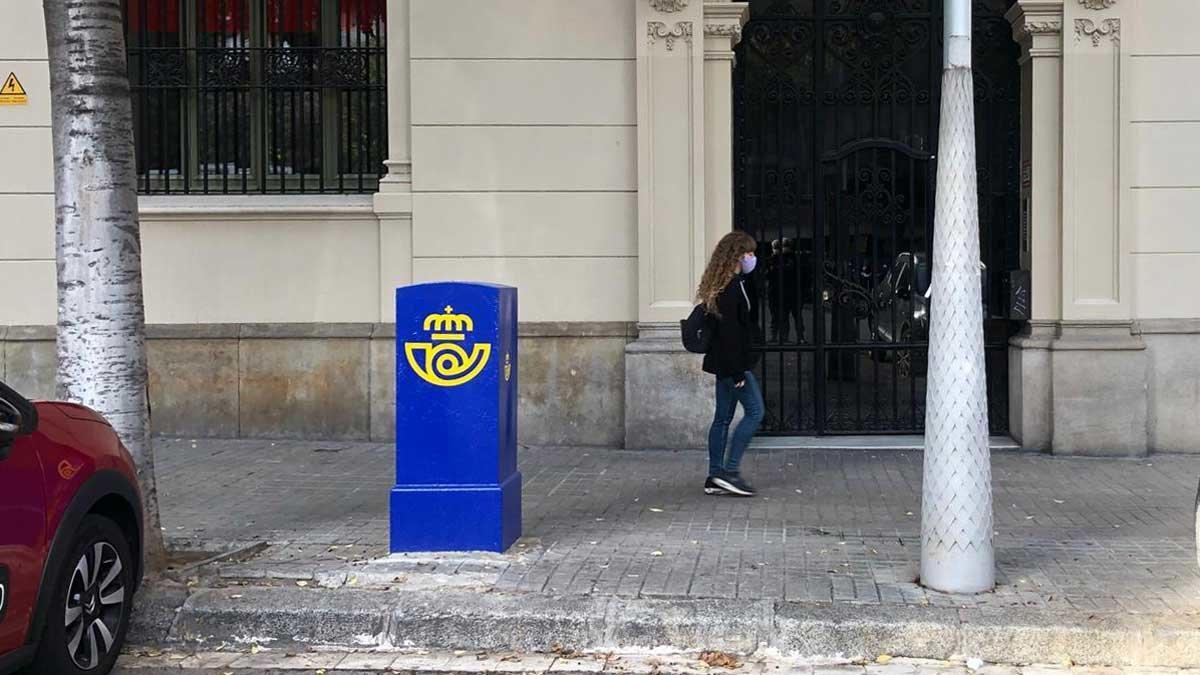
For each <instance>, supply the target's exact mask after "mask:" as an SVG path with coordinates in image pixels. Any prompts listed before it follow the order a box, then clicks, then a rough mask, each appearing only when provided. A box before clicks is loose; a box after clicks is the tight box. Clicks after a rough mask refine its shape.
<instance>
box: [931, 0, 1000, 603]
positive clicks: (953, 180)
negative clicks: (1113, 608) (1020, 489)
mask: <svg viewBox="0 0 1200 675" xmlns="http://www.w3.org/2000/svg"><path fill="white" fill-rule="evenodd" d="M945 27H946V34H945V47H946V53H945V64H946V67H945V71H944V73H943V75H942V108H941V128H940V130H939V134H938V164H937V201H936V204H935V211H934V235H933V281H932V284H931V290H932V294H931V296H932V299H931V302H930V327H929V376H928V383H927V385H926V408H925V466H924V479H923V481H922V497H921V583H922V584H924V585H925V586H928V587H930V588H933V589H935V590H939V591H945V592H949V593H979V592H982V591H986V590H990V589H991V588H993V587H994V586H995V559H994V552H993V548H992V470H991V451H990V449H989V448H988V417H987V409H988V406H987V375H986V372H985V369H984V353H983V295H982V293H981V290H980V282H981V279H980V274H981V270H980V260H979V197H978V193H977V191H976V175H975V89H974V85H973V78H972V75H971V2H970V0H946V14H945Z"/></svg>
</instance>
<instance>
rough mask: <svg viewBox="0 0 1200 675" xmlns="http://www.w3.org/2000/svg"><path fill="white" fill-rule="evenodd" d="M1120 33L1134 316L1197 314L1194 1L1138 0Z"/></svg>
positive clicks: (1199, 17)
mask: <svg viewBox="0 0 1200 675" xmlns="http://www.w3.org/2000/svg"><path fill="white" fill-rule="evenodd" d="M1122 32H1123V33H1126V34H1127V35H1128V38H1127V39H1125V40H1123V44H1126V45H1127V47H1126V48H1127V49H1128V50H1129V60H1128V70H1127V72H1126V73H1125V75H1124V77H1123V82H1124V84H1125V86H1126V87H1127V88H1128V92H1127V96H1126V97H1125V99H1124V100H1125V101H1127V102H1128V111H1129V112H1128V130H1127V135H1126V138H1127V139H1128V149H1127V151H1126V153H1125V155H1126V157H1125V161H1126V162H1127V166H1128V171H1129V185H1130V189H1129V192H1128V194H1129V201H1130V212H1129V215H1130V218H1131V220H1132V225H1133V227H1132V235H1133V241H1132V268H1133V272H1132V274H1133V294H1134V298H1133V299H1134V301H1133V305H1134V313H1135V317H1136V318H1142V319H1157V318H1176V319H1177V318H1187V317H1198V316H1200V293H1196V292H1195V289H1196V288H1200V227H1198V226H1197V218H1198V214H1200V160H1198V159H1197V158H1198V157H1200V89H1197V88H1196V87H1195V86H1194V85H1193V83H1194V81H1195V79H1196V73H1197V72H1200V39H1197V36H1198V35H1200V3H1198V2H1195V0H1139V1H1137V2H1136V3H1135V4H1132V5H1131V6H1130V7H1129V9H1127V10H1126V11H1124V12H1123V13H1122Z"/></svg>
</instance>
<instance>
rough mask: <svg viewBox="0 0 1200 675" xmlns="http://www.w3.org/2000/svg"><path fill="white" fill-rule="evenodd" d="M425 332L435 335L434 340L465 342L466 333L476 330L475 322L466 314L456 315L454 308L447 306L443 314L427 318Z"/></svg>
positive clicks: (431, 315)
mask: <svg viewBox="0 0 1200 675" xmlns="http://www.w3.org/2000/svg"><path fill="white" fill-rule="evenodd" d="M425 330H426V331H432V332H433V333H434V335H433V339H434V340H464V339H466V335H464V333H469V332H471V331H473V330H475V322H474V321H472V320H471V317H469V316H467V315H466V314H455V313H454V308H453V307H451V306H450V305H446V309H445V310H443V313H442V314H430V315H429V316H427V317H425Z"/></svg>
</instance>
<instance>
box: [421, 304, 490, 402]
mask: <svg viewBox="0 0 1200 675" xmlns="http://www.w3.org/2000/svg"><path fill="white" fill-rule="evenodd" d="M422 329H423V330H425V331H426V332H428V333H429V334H430V335H429V339H430V341H429V342H408V343H405V345H404V354H405V356H406V357H408V365H409V366H411V367H412V369H413V372H415V373H416V374H417V375H418V376H419V377H420V378H421V379H422V380H425V381H426V382H428V383H430V384H433V385H437V386H439V387H457V386H459V385H461V384H466V383H467V382H470V381H471V380H473V379H475V376H476V375H479V373H480V372H482V371H483V368H484V366H486V365H487V361H488V357H489V356H490V355H491V353H492V346H491V345H490V344H487V343H482V344H476V345H474V346H473V347H472V348H471V351H470V352H469V353H468V352H467V350H466V349H464V348H463V346H462V345H460V344H458V343H459V342H463V341H465V340H466V339H467V333H470V332H472V331H474V330H475V322H474V321H473V320H472V319H471V317H470V316H468V315H466V314H455V313H454V308H453V307H451V306H449V305H447V306H446V308H445V309H444V310H443V311H442V313H441V314H430V315H429V316H426V317H425V322H424V324H423V325H422Z"/></svg>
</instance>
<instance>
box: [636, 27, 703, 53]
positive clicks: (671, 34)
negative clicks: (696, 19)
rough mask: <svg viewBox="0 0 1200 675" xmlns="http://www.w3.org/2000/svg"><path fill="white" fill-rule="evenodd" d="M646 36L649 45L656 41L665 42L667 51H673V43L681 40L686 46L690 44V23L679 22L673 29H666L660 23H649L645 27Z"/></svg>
mask: <svg viewBox="0 0 1200 675" xmlns="http://www.w3.org/2000/svg"><path fill="white" fill-rule="evenodd" d="M647 28H648V30H647V34H648V35H649V36H650V44H654V43H655V42H656V41H658V40H666V42H667V51H671V50H673V49H675V41H676V40H680V39H682V40H683V41H685V42H687V43H688V44H691V43H692V22H691V21H680V22H678V23H676V24H675V28H673V29H668V28H667V24H665V23H663V22H661V21H651V22H650V23H649V24H648V25H647Z"/></svg>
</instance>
